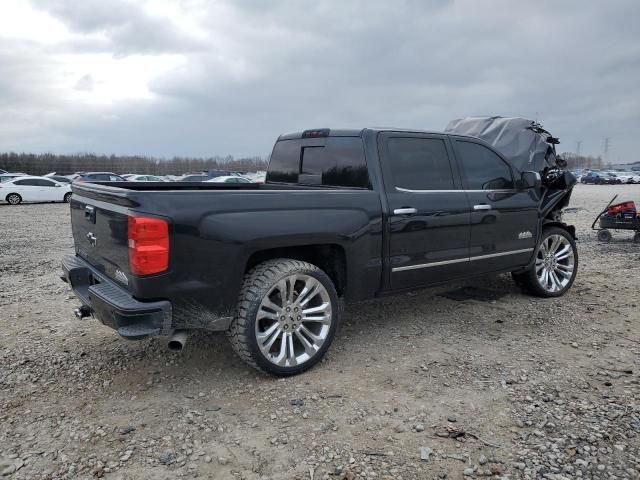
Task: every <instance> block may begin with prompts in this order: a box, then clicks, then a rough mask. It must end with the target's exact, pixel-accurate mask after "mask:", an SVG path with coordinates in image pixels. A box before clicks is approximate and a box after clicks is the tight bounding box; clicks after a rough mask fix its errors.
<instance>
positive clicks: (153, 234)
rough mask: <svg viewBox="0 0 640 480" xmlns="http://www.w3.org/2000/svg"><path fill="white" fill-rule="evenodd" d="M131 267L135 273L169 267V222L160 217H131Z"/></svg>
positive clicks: (146, 273)
mask: <svg viewBox="0 0 640 480" xmlns="http://www.w3.org/2000/svg"><path fill="white" fill-rule="evenodd" d="M127 236H128V239H129V267H130V268H131V273H133V274H134V275H151V274H153V273H160V272H164V271H165V270H166V269H167V268H169V224H168V223H167V222H166V221H165V220H162V219H160V218H151V217H129V228H128V235H127Z"/></svg>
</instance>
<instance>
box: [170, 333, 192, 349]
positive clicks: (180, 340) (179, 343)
mask: <svg viewBox="0 0 640 480" xmlns="http://www.w3.org/2000/svg"><path fill="white" fill-rule="evenodd" d="M186 343H187V331H186V330H176V331H175V332H173V334H172V335H171V336H170V337H169V341H168V342H167V348H168V349H169V350H171V351H172V352H181V351H182V350H183V349H184V346H185V345H186Z"/></svg>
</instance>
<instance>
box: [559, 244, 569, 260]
mask: <svg viewBox="0 0 640 480" xmlns="http://www.w3.org/2000/svg"><path fill="white" fill-rule="evenodd" d="M555 257H556V260H558V261H560V260H564V259H565V258H569V257H573V250H572V249H571V245H567V246H566V247H564V248H563V249H562V250H560V251H559V252H556V254H555Z"/></svg>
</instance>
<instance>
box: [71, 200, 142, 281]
mask: <svg viewBox="0 0 640 480" xmlns="http://www.w3.org/2000/svg"><path fill="white" fill-rule="evenodd" d="M128 213H129V208H128V207H126V206H123V205H117V204H115V203H111V202H109V201H108V200H97V199H94V198H90V197H88V196H83V195H82V192H81V191H80V192H78V191H74V195H73V197H72V198H71V228H72V231H73V241H74V243H75V249H76V253H77V254H78V256H80V257H82V258H83V259H85V260H86V261H87V262H88V263H90V264H91V265H93V266H94V267H95V268H96V269H97V270H99V271H100V272H102V273H104V274H105V275H106V276H108V277H109V278H111V279H113V280H115V281H117V282H118V283H119V284H120V285H122V286H124V287H125V288H126V287H127V286H128V278H129V277H130V268H129V247H128V238H127V229H128Z"/></svg>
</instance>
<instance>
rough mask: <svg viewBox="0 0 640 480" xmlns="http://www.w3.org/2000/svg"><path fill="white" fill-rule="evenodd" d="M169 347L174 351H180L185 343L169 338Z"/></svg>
mask: <svg viewBox="0 0 640 480" xmlns="http://www.w3.org/2000/svg"><path fill="white" fill-rule="evenodd" d="M167 348H168V349H169V350H171V351H172V352H180V351H182V349H183V348H184V345H183V344H182V342H179V341H178V340H169V343H167Z"/></svg>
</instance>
